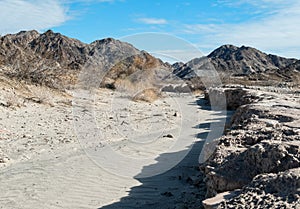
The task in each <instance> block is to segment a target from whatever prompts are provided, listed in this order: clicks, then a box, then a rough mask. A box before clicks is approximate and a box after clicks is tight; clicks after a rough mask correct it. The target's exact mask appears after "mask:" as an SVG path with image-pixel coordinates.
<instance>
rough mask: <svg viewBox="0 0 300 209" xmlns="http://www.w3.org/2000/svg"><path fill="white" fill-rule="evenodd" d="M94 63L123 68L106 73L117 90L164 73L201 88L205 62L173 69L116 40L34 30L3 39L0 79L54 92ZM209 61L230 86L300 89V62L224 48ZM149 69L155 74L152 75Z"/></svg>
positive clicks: (69, 84) (245, 49) (105, 83)
mask: <svg viewBox="0 0 300 209" xmlns="http://www.w3.org/2000/svg"><path fill="white" fill-rule="evenodd" d="M132 55H133V56H132ZM91 57H92V58H93V59H94V60H96V61H97V62H99V63H102V64H103V63H118V64H116V65H115V66H110V67H109V68H112V69H106V70H109V72H106V73H105V74H106V75H105V79H103V82H102V83H101V86H106V87H110V88H113V87H114V85H115V82H116V81H117V80H120V79H121V80H122V79H126V77H127V76H130V75H132V74H134V73H135V72H140V71H141V72H147V73H145V75H144V76H149V75H150V74H151V75H152V76H153V74H155V75H154V76H160V77H163V76H166V75H165V74H166V73H161V72H158V71H159V69H164V70H167V71H169V73H172V72H173V74H175V75H177V76H178V77H180V78H181V79H184V80H187V81H188V82H189V81H191V80H193V81H192V83H193V86H194V87H195V88H198V87H199V86H201V80H199V79H194V77H196V74H195V72H194V70H195V69H194V68H195V66H196V65H197V63H198V62H201V60H202V58H196V59H193V60H191V61H189V62H187V63H175V64H173V65H172V66H171V65H170V64H168V63H164V62H163V61H161V60H160V59H158V58H155V57H154V56H152V55H150V54H149V53H147V52H146V51H140V50H138V49H136V48H135V47H134V46H132V45H131V44H129V43H125V42H121V41H119V40H115V39H113V38H106V39H102V40H96V41H94V42H92V43H90V44H86V43H83V42H81V41H79V40H77V39H73V38H69V37H67V36H64V35H62V34H60V33H55V32H53V31H51V30H48V31H46V32H45V33H42V34H40V33H38V32H37V31H35V30H32V31H21V32H19V33H17V34H8V35H5V36H2V37H0V75H3V76H8V77H10V78H14V79H18V80H22V81H25V82H31V83H36V84H42V85H46V86H49V87H52V88H69V87H72V86H74V84H76V82H77V81H78V75H79V72H80V71H81V70H82V68H83V67H84V66H85V64H86V63H87V61H88V60H89V59H90V58H91ZM124 57H125V58H126V59H125V60H124ZM207 58H208V59H209V61H210V63H211V64H212V66H213V67H214V68H215V69H216V70H217V71H218V72H219V75H220V77H221V79H222V81H223V82H225V83H226V82H233V83H234V82H237V81H239V82H241V83H243V82H244V83H247V84H248V81H254V82H257V81H258V82H260V84H263V83H265V84H267V85H273V84H274V83H276V84H277V83H287V82H288V83H300V75H299V74H300V60H297V59H287V58H283V57H279V56H276V55H270V54H266V53H263V52H261V51H259V50H257V49H255V48H251V47H246V46H241V47H237V46H233V45H223V46H221V47H219V48H217V49H216V50H214V51H213V52H211V53H210V54H209V55H208V56H207ZM149 69H152V71H151V73H149V72H150V71H149ZM154 69H155V70H154ZM147 70H148V71H147ZM154 71H155V72H154ZM139 78H141V76H140V77H139ZM136 79H137V77H136V78H135V80H136Z"/></svg>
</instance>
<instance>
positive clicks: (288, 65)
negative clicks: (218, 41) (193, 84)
mask: <svg viewBox="0 0 300 209" xmlns="http://www.w3.org/2000/svg"><path fill="white" fill-rule="evenodd" d="M207 57H208V59H209V62H210V63H211V64H212V66H213V68H214V69H215V70H216V71H217V72H218V73H219V74H220V78H221V79H222V81H223V82H225V83H230V82H233V83H241V82H242V84H250V83H251V81H253V83H255V84H257V83H259V84H262V85H273V84H278V83H298V84H299V81H300V79H299V78H300V71H299V69H300V68H299V60H296V59H288V58H283V57H279V56H276V55H271V54H266V53H263V52H261V51H259V50H257V49H254V48H251V47H245V46H242V47H236V46H233V45H223V46H221V47H219V48H217V49H216V50H214V51H213V52H212V53H210V54H209V55H208V56H207ZM197 59H199V58H196V59H195V60H197ZM195 60H192V61H190V62H188V63H186V64H184V65H182V64H174V65H173V69H174V73H175V74H176V75H178V76H179V77H181V78H185V79H190V78H194V77H195V75H193V74H191V72H194V71H195V70H196V71H197V70H199V69H198V67H199V65H195V64H194V63H195ZM203 69H204V68H203Z"/></svg>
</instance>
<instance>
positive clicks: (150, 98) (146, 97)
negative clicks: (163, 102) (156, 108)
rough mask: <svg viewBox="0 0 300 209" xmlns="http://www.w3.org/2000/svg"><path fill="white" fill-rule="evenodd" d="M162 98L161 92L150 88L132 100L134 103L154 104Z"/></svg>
mask: <svg viewBox="0 0 300 209" xmlns="http://www.w3.org/2000/svg"><path fill="white" fill-rule="evenodd" d="M160 97H161V94H160V92H159V91H158V90H157V89H154V88H150V89H144V90H143V91H141V92H139V93H137V94H136V95H135V96H134V97H133V98H132V99H133V101H143V102H150V103H151V102H154V101H155V100H157V99H159V98H160Z"/></svg>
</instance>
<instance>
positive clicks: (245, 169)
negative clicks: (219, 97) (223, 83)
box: [201, 88, 300, 208]
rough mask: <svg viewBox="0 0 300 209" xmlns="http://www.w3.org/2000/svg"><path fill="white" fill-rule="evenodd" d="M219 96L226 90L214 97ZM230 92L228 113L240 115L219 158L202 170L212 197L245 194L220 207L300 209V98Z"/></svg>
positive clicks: (223, 142)
mask: <svg viewBox="0 0 300 209" xmlns="http://www.w3.org/2000/svg"><path fill="white" fill-rule="evenodd" d="M216 91H224V89H219V90H214V91H212V92H210V94H212V95H213V94H214V92H216ZM225 92H227V93H226V96H227V98H229V99H228V100H227V102H228V103H227V106H228V108H231V109H236V108H237V110H236V112H235V114H234V115H233V117H232V121H231V125H230V127H229V130H227V132H226V134H225V136H223V137H221V138H220V141H219V143H218V145H217V148H216V150H215V152H214V154H213V155H212V156H211V157H210V158H209V160H208V161H207V162H206V163H204V164H203V165H201V168H202V170H203V172H204V173H205V175H206V185H207V189H208V193H207V197H212V196H214V195H216V194H218V193H222V192H226V191H233V190H236V189H242V190H241V191H239V192H238V196H236V197H231V198H229V199H228V200H227V201H226V200H225V202H226V204H225V203H224V204H225V205H224V204H223V205H221V206H219V208H236V207H239V208H257V207H262V206H264V207H265V208H279V207H284V208H297V207H300V202H299V190H300V181H299V168H300V126H299V124H300V117H299V116H300V106H299V104H300V96H299V94H297V93H295V92H294V93H293V92H289V93H287V92H285V94H283V93H282V92H277V93H273V92H266V91H262V90H257V89H256V90H254V89H243V90H242V91H241V90H239V91H238V89H235V88H233V89H230V88H229V89H225ZM237 92H239V93H240V94H238V93H237ZM241 93H242V94H243V95H241ZM245 98H253V99H252V100H247V99H245ZM236 101H241V103H240V105H241V106H239V107H237V106H238V105H237V103H236ZM273 203H274V204H275V203H276V204H275V205H276V206H275V205H273V206H272V207H269V205H272V204H273ZM207 208H209V207H207Z"/></svg>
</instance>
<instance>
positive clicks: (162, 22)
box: [136, 18, 168, 25]
mask: <svg viewBox="0 0 300 209" xmlns="http://www.w3.org/2000/svg"><path fill="white" fill-rule="evenodd" d="M136 20H137V21H138V22H141V23H144V24H148V25H165V24H167V23H168V21H167V20H165V19H162V18H138V19H136Z"/></svg>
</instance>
